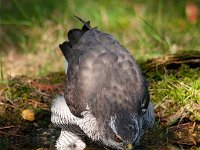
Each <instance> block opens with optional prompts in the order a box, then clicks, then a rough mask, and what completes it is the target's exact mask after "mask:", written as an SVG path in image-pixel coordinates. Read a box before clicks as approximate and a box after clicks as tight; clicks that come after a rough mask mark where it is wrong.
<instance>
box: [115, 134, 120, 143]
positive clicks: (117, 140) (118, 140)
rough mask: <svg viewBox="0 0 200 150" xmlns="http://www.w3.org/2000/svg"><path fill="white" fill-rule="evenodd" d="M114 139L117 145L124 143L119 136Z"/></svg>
mask: <svg viewBox="0 0 200 150" xmlns="http://www.w3.org/2000/svg"><path fill="white" fill-rule="evenodd" d="M114 139H115V141H116V142H117V143H120V142H122V139H121V138H120V136H118V135H115V137H114Z"/></svg>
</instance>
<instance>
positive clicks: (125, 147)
mask: <svg viewBox="0 0 200 150" xmlns="http://www.w3.org/2000/svg"><path fill="white" fill-rule="evenodd" d="M132 148H133V145H132V144H126V145H125V146H124V149H123V150H132Z"/></svg>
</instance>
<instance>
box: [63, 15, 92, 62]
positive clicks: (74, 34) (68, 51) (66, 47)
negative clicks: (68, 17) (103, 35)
mask: <svg viewBox="0 0 200 150" xmlns="http://www.w3.org/2000/svg"><path fill="white" fill-rule="evenodd" d="M75 17H76V18H77V19H78V20H80V21H81V22H82V23H83V27H82V29H72V30H70V31H69V32H68V39H69V41H65V42H64V43H62V44H60V45H59V47H60V49H61V51H62V53H63V55H64V57H65V59H66V60H67V61H68V62H69V61H70V58H72V56H73V54H74V52H73V50H72V47H73V46H74V45H75V44H77V43H78V41H79V39H80V38H81V36H82V35H83V34H84V33H85V32H86V31H88V30H90V29H91V27H90V21H87V22H86V21H84V20H82V19H81V18H79V17H77V16H75Z"/></svg>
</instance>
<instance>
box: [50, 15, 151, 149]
mask: <svg viewBox="0 0 200 150" xmlns="http://www.w3.org/2000/svg"><path fill="white" fill-rule="evenodd" d="M77 18H78V17H77ZM78 19H79V20H80V21H81V22H82V23H83V27H82V29H72V30H70V31H69V32H68V39H69V41H65V42H64V43H63V44H60V45H59V47H60V49H61V51H62V53H63V55H64V56H65V59H66V60H67V62H68V68H67V75H66V84H65V91H64V95H63V96H60V97H57V98H55V99H54V100H53V102H52V107H51V112H52V116H51V121H52V123H53V124H55V125H57V126H58V127H60V128H61V134H60V137H59V138H58V140H57V142H56V148H57V149H58V150H70V149H75V150H82V149H84V148H85V146H86V145H85V143H84V139H85V137H88V138H89V139H90V140H92V141H94V142H97V143H99V144H101V145H103V146H105V147H108V148H112V149H119V150H121V149H123V150H130V149H132V146H133V145H137V144H139V140H140V138H141V136H142V135H143V133H144V132H145V131H146V130H147V129H148V128H150V127H152V125H153V123H154V112H153V105H152V103H151V102H150V99H149V93H148V88H147V83H146V80H145V78H144V76H143V75H142V73H141V70H140V67H139V66H138V64H137V63H136V61H135V59H134V58H133V57H132V55H131V54H130V53H129V51H128V50H127V49H126V48H124V47H123V46H122V45H120V44H119V42H118V41H116V39H115V38H114V37H113V36H112V35H110V34H107V33H104V32H101V31H99V30H97V28H91V27H90V22H89V21H88V22H85V21H83V20H82V19H80V18H78Z"/></svg>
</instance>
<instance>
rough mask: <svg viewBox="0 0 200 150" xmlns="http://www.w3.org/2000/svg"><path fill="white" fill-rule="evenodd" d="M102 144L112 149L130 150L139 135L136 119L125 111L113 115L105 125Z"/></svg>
mask: <svg viewBox="0 0 200 150" xmlns="http://www.w3.org/2000/svg"><path fill="white" fill-rule="evenodd" d="M104 131H105V133H104V134H105V139H103V141H102V142H103V143H104V144H105V145H107V146H108V147H111V148H113V149H121V150H132V149H133V145H134V144H135V142H136V141H137V140H138V138H139V136H140V134H139V132H140V129H139V122H138V119H137V117H135V116H132V115H131V114H130V113H128V112H126V111H122V112H120V113H119V112H118V113H116V114H114V115H113V116H112V117H111V118H110V120H109V121H108V124H106V125H105V128H104Z"/></svg>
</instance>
